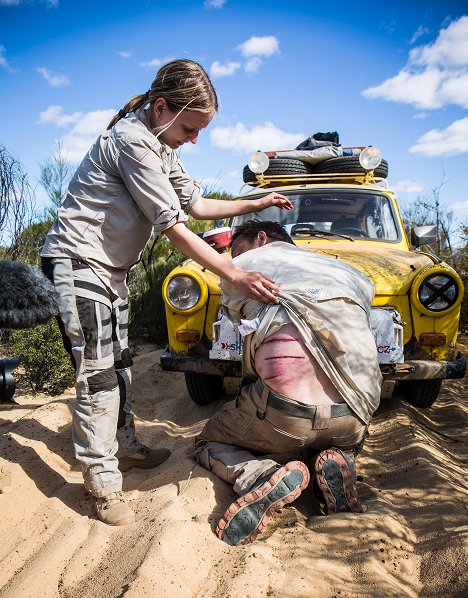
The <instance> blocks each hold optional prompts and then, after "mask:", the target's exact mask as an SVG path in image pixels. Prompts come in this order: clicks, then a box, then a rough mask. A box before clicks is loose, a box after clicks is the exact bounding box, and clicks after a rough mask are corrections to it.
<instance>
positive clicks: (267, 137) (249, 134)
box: [210, 122, 307, 153]
mask: <svg viewBox="0 0 468 598" xmlns="http://www.w3.org/2000/svg"><path fill="white" fill-rule="evenodd" d="M305 137H307V135H305V134H304V133H286V132H285V131H282V130H281V129H278V127H277V126H276V125H274V124H273V123H271V122H266V123H264V124H263V125H255V126H253V127H251V128H248V127H247V126H246V125H244V124H243V123H241V122H238V123H237V124H236V125H234V126H232V127H215V128H214V129H212V131H211V132H210V140H211V144H212V145H213V146H214V147H217V148H220V149H227V150H232V151H234V152H239V153H248V152H253V151H255V150H258V149H261V150H265V151H268V150H274V149H278V148H281V149H284V148H291V147H296V145H298V143H300V142H301V141H303V140H304V139H305Z"/></svg>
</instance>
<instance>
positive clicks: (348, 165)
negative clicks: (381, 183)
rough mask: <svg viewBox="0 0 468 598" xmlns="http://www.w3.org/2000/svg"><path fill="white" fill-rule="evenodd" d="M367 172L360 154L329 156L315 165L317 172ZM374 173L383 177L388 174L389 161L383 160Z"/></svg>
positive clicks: (315, 171)
mask: <svg viewBox="0 0 468 598" xmlns="http://www.w3.org/2000/svg"><path fill="white" fill-rule="evenodd" d="M348 172H349V173H356V172H359V173H363V174H364V173H365V172H366V171H365V170H364V168H363V167H362V166H361V164H360V163H359V156H342V157H340V158H328V160H323V162H319V163H318V164H316V165H315V166H314V173H315V174H332V173H340V174H341V173H348ZM374 175H375V176H378V177H382V178H384V179H385V178H387V176H388V163H387V161H386V160H382V162H381V163H380V165H379V166H377V168H376V169H375V170H374Z"/></svg>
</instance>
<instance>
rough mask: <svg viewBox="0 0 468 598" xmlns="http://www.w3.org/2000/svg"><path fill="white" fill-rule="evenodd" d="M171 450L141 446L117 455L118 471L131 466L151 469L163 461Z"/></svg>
mask: <svg viewBox="0 0 468 598" xmlns="http://www.w3.org/2000/svg"><path fill="white" fill-rule="evenodd" d="M170 454H171V451H170V450H169V449H166V448H159V449H151V448H149V447H147V446H142V447H141V448H139V449H137V450H136V451H135V452H134V453H131V454H130V455H124V456H122V457H118V459H119V469H120V471H128V470H129V469H131V468H132V467H141V468H142V469H151V468H152V467H157V466H158V465H161V463H164V461H165V460H166V459H167V458H168V457H169V455H170Z"/></svg>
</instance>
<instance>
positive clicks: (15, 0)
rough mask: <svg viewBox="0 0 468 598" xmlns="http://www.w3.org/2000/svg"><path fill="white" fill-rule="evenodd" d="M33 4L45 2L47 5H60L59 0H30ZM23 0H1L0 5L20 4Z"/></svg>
mask: <svg viewBox="0 0 468 598" xmlns="http://www.w3.org/2000/svg"><path fill="white" fill-rule="evenodd" d="M29 2H30V3H33V4H45V5H46V6H58V4H59V0H36V1H34V0H29ZM20 4H23V0H0V6H19V5H20Z"/></svg>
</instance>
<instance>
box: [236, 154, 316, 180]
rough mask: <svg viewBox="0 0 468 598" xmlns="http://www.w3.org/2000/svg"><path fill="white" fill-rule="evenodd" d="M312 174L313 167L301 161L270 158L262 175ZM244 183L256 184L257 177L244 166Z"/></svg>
mask: <svg viewBox="0 0 468 598" xmlns="http://www.w3.org/2000/svg"><path fill="white" fill-rule="evenodd" d="M312 172H314V167H313V166H312V165H311V164H307V163H306V162H303V161H302V160H293V159H290V158H271V159H270V165H269V166H268V168H267V169H266V170H265V172H264V173H263V174H264V175H266V176H268V175H281V174H284V175H288V174H299V175H300V174H311V173H312ZM243 177H244V183H256V182H257V175H256V174H255V173H254V172H252V171H251V170H250V168H249V167H248V166H244V172H243Z"/></svg>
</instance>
